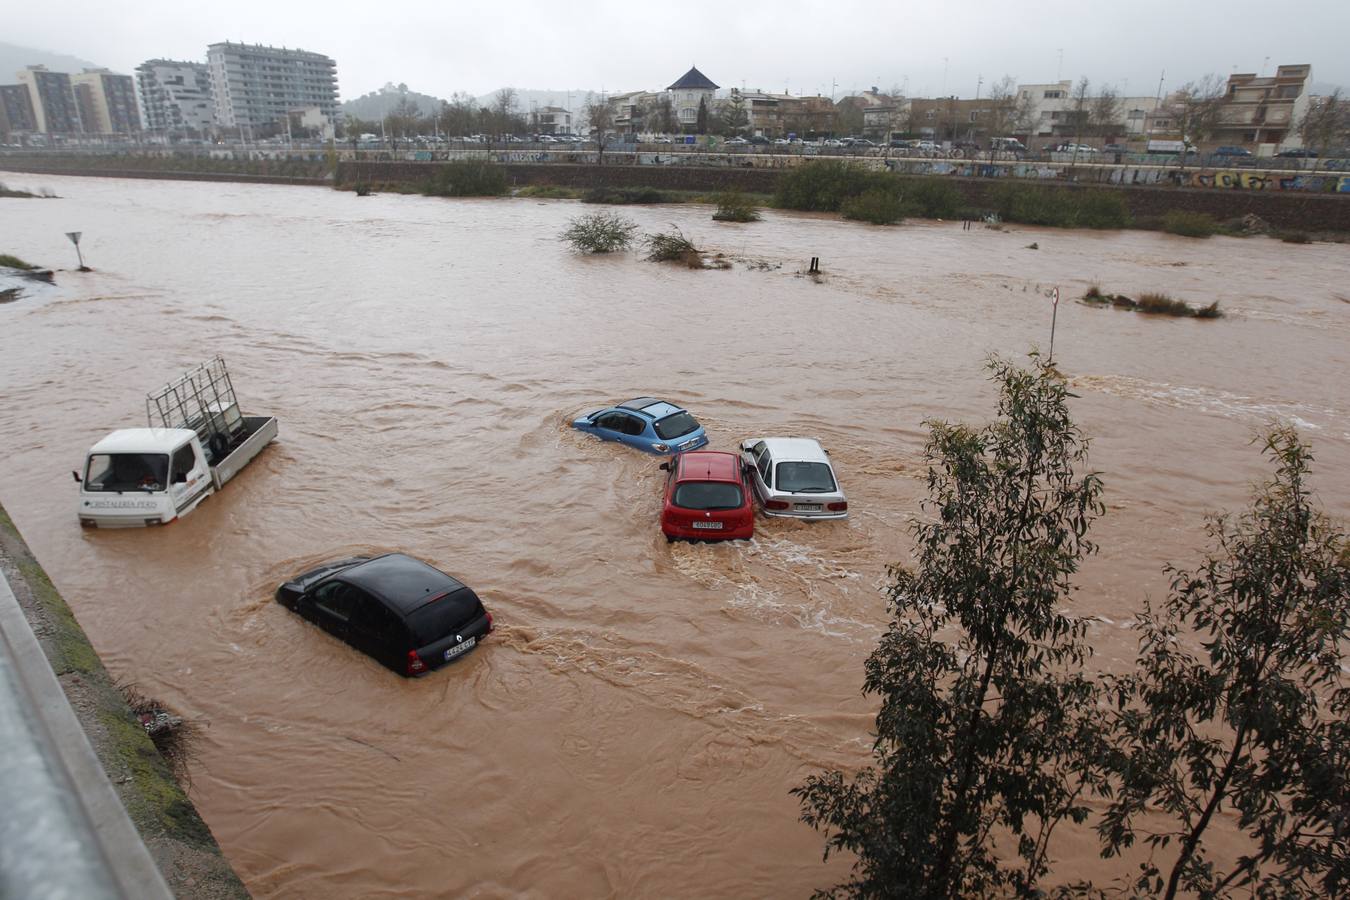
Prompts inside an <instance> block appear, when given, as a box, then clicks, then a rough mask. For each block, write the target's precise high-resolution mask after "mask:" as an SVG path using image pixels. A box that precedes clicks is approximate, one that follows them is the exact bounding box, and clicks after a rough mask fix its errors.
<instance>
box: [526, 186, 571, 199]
mask: <svg viewBox="0 0 1350 900" xmlns="http://www.w3.org/2000/svg"><path fill="white" fill-rule="evenodd" d="M516 196H517V197H532V198H536V199H539V200H576V199H577V198H578V197H580V196H581V192H580V191H578V190H577V189H576V188H569V187H558V186H557V185H553V184H531V185H526V186H525V187H523V188H521V189H520V190H518V191H516Z"/></svg>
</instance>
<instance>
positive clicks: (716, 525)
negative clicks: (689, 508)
mask: <svg viewBox="0 0 1350 900" xmlns="http://www.w3.org/2000/svg"><path fill="white" fill-rule="evenodd" d="M694 527H695V528H706V529H708V530H709V531H721V530H722V523H721V522H695V523H694Z"/></svg>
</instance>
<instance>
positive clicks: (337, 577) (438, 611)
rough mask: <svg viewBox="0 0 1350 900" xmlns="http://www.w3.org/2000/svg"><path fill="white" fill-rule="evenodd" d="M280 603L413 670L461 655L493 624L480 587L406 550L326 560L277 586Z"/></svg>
mask: <svg viewBox="0 0 1350 900" xmlns="http://www.w3.org/2000/svg"><path fill="white" fill-rule="evenodd" d="M277 602H278V603H280V604H281V605H282V606H285V607H286V608H287V609H291V610H294V611H295V612H298V613H299V614H300V615H302V616H304V617H305V618H306V619H309V620H310V621H311V622H313V623H314V624H316V625H318V626H319V627H320V628H322V629H323V630H324V631H327V632H329V633H330V634H332V635H334V636H335V637H338V638H341V639H342V640H344V641H346V642H347V643H348V644H351V645H352V646H353V647H355V648H356V649H357V650H360V651H361V652H363V653H366V654H368V655H369V656H372V657H374V658H375V659H376V660H378V661H379V662H380V663H382V664H383V665H385V666H388V667H389V668H391V669H393V670H394V671H395V672H398V673H399V674H400V675H407V676H413V675H421V674H422V673H424V672H428V671H430V670H431V669H435V668H438V667H440V666H443V665H445V664H446V663H448V662H450V661H451V660H454V659H458V658H459V657H461V656H463V655H464V654H465V653H468V652H469V651H470V650H472V649H473V647H474V646H475V645H476V644H477V643H478V642H479V641H481V640H482V639H483V638H485V637H486V636H487V635H488V633H489V632H490V631H492V614H491V613H489V612H488V611H487V610H486V609H484V608H483V604H482V602H481V601H480V600H479V599H478V595H477V594H475V593H474V592H473V591H472V590H471V589H470V588H467V587H465V586H464V585H463V584H461V583H460V582H459V581H457V580H455V579H454V578H451V577H450V576H449V575H447V574H445V573H444V572H442V571H440V570H439V569H435V568H432V567H431V566H429V565H427V564H426V563H424V562H422V561H420V560H417V559H413V558H412V557H411V556H405V555H403V554H402V553H388V554H385V555H384V556H375V557H369V556H354V557H351V558H349V559H341V560H337V561H335V562H330V563H325V564H324V565H322V566H319V567H318V568H314V569H310V570H309V571H308V572H304V573H302V574H300V575H297V576H296V577H295V578H293V579H291V580H290V581H288V582H286V583H285V584H283V585H281V587H279V588H277Z"/></svg>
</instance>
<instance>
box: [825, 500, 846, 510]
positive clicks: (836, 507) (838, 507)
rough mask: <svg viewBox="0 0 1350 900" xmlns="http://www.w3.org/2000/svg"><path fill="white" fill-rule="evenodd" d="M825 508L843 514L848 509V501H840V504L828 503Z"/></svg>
mask: <svg viewBox="0 0 1350 900" xmlns="http://www.w3.org/2000/svg"><path fill="white" fill-rule="evenodd" d="M825 508H826V509H828V510H829V511H830V512H843V511H844V510H846V509H848V501H847V500H840V501H839V502H838V503H828V504H826V505H825Z"/></svg>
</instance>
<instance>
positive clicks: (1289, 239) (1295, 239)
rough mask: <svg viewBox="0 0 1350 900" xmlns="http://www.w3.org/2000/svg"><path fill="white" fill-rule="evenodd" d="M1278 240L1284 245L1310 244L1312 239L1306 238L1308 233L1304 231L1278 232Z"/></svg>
mask: <svg viewBox="0 0 1350 900" xmlns="http://www.w3.org/2000/svg"><path fill="white" fill-rule="evenodd" d="M1280 240H1282V241H1284V242H1285V243H1286V244H1310V243H1312V238H1311V237H1309V236H1308V232H1306V231H1282V232H1280Z"/></svg>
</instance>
